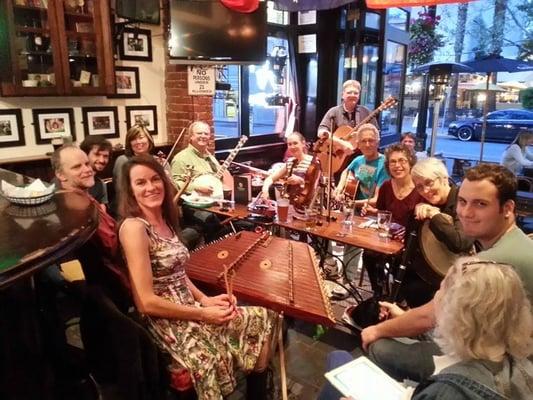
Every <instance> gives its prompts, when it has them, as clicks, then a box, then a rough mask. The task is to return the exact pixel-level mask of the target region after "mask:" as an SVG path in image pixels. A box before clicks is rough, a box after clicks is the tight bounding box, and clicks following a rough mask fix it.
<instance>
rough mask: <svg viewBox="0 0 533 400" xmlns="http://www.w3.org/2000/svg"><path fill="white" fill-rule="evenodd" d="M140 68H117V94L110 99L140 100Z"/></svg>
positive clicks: (110, 96)
mask: <svg viewBox="0 0 533 400" xmlns="http://www.w3.org/2000/svg"><path fill="white" fill-rule="evenodd" d="M140 87H141V82H140V79H139V68H138V67H115V88H116V93H115V94H112V95H109V96H107V97H108V98H122V99H138V98H140V97H141V90H140Z"/></svg>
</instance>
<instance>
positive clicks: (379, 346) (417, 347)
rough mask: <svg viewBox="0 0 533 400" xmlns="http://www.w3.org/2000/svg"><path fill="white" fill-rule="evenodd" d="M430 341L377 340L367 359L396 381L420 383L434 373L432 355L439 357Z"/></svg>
mask: <svg viewBox="0 0 533 400" xmlns="http://www.w3.org/2000/svg"><path fill="white" fill-rule="evenodd" d="M441 354H442V353H441V351H440V349H439V347H438V346H437V344H436V343H435V342H433V341H432V340H423V341H418V340H413V339H409V338H396V339H379V340H377V341H375V342H374V343H372V344H371V345H370V347H369V349H368V357H369V358H370V359H371V360H372V361H373V362H374V363H375V364H377V365H378V366H379V367H380V368H381V369H383V370H384V371H385V372H386V373H387V374H388V375H389V376H391V377H392V378H394V379H396V380H397V381H400V382H401V381H403V380H405V379H409V380H411V381H416V382H421V381H422V380H424V379H427V378H429V377H430V376H431V374H433V371H435V364H434V362H433V356H434V355H441Z"/></svg>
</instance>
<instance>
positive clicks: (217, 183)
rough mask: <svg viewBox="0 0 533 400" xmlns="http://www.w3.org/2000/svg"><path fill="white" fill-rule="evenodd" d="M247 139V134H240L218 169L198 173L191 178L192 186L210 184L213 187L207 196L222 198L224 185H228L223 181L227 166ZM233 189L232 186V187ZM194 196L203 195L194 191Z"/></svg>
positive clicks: (226, 173) (227, 173) (199, 196)
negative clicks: (235, 144) (237, 141)
mask: <svg viewBox="0 0 533 400" xmlns="http://www.w3.org/2000/svg"><path fill="white" fill-rule="evenodd" d="M247 140H248V136H241V138H240V139H239V143H237V146H235V148H234V149H233V150H231V152H230V154H229V155H228V158H226V160H225V161H224V163H223V164H222V165H221V166H220V168H219V169H218V171H217V172H216V173H214V174H211V173H205V174H200V175H198V176H197V177H195V178H194V179H193V180H192V185H193V187H194V186H211V187H212V188H213V193H211V196H209V198H211V199H222V198H224V187H225V186H226V187H228V186H229V182H224V181H223V178H224V176H225V175H229V172H228V167H229V166H230V164H231V162H232V161H233V159H234V158H235V157H236V156H237V153H238V152H239V151H240V150H241V148H242V146H244V144H245V143H246V141H247ZM232 189H233V188H232ZM195 197H198V198H201V197H204V196H203V195H202V194H200V193H197V192H195Z"/></svg>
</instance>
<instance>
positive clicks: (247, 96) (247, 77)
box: [213, 36, 289, 139]
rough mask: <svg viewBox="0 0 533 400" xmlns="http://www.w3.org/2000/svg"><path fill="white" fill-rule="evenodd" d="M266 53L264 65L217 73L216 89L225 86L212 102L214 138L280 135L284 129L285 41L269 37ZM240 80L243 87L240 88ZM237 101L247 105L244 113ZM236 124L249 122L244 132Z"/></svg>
mask: <svg viewBox="0 0 533 400" xmlns="http://www.w3.org/2000/svg"><path fill="white" fill-rule="evenodd" d="M267 51H268V57H267V61H266V62H265V63H264V64H261V65H249V66H243V67H239V66H237V65H226V66H224V67H223V68H221V69H220V70H219V77H218V78H217V81H218V82H219V87H220V86H221V85H220V83H221V84H222V85H225V87H223V88H222V89H221V90H217V91H216V94H215V98H214V99H213V119H214V125H215V133H216V139H230V138H238V137H239V136H240V135H241V134H249V135H250V136H259V135H266V134H273V133H280V132H283V130H284V129H285V125H286V120H287V113H286V110H287V102H288V100H289V98H288V96H289V85H288V83H287V79H288V76H289V75H288V68H289V54H288V41H287V39H285V38H278V37H273V36H269V37H268V40H267ZM242 79H244V83H245V85H243V86H242V87H241V85H240V82H241V80H242ZM241 99H243V101H247V105H248V107H247V108H245V111H244V114H242V113H243V108H242V107H241V104H240V101H241ZM246 111H247V112H246ZM241 114H242V115H241ZM245 114H246V115H245ZM240 121H249V124H248V127H246V128H247V129H246V130H244V129H242V128H244V126H242V125H241V123H240ZM243 124H246V122H243Z"/></svg>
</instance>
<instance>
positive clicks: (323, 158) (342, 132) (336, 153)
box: [313, 96, 398, 175]
mask: <svg viewBox="0 0 533 400" xmlns="http://www.w3.org/2000/svg"><path fill="white" fill-rule="evenodd" d="M396 103H398V100H396V99H395V98H394V97H393V96H389V97H387V98H386V99H385V100H384V101H383V102H382V103H381V104H380V106H379V107H378V108H376V109H375V110H374V111H372V112H371V113H370V114H369V115H368V116H366V118H364V119H363V120H362V121H360V122H359V123H358V124H357V125H356V126H355V127H353V128H352V127H350V126H349V125H343V126H339V127H338V128H337V130H335V132H334V133H333V137H335V138H337V139H340V140H345V141H347V142H350V143H351V144H352V146H353V147H354V149H355V148H357V140H356V136H355V133H356V132H357V130H358V129H359V127H360V126H361V125H363V124H366V123H368V122H370V121H371V120H372V119H373V118H374V117H375V116H376V115H378V114H379V113H380V112H381V111H383V110H386V109H387V108H391V107H393V106H395V105H396ZM331 142H333V152H332V157H331V174H334V173H336V172H337V171H339V170H340V169H341V168H342V166H343V165H344V162H345V160H346V157H348V156H349V155H350V154H346V153H345V152H344V151H342V149H341V147H340V145H339V144H338V143H336V142H335V141H333V140H330V139H319V140H318V141H317V142H316V143H315V145H314V146H313V151H314V152H315V153H317V156H318V159H319V160H320V163H321V165H322V170H323V171H324V173H325V174H326V175H329V162H328V153H329V146H330V143H331Z"/></svg>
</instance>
